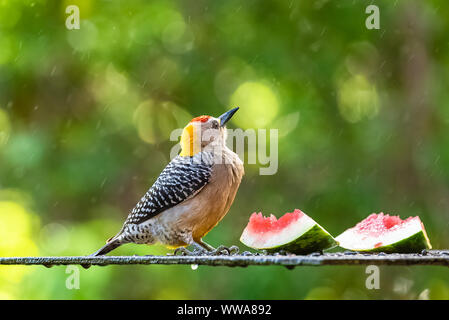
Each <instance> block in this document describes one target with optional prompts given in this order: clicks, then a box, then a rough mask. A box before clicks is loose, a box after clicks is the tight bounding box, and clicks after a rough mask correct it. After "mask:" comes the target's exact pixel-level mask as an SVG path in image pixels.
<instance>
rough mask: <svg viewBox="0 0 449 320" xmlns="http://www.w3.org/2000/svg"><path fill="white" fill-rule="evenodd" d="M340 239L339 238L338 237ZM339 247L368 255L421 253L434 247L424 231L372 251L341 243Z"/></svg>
mask: <svg viewBox="0 0 449 320" xmlns="http://www.w3.org/2000/svg"><path fill="white" fill-rule="evenodd" d="M337 238H338V237H337ZM339 247H341V248H343V249H346V250H351V251H357V252H366V253H377V252H385V253H420V252H421V251H422V250H424V249H432V245H431V244H430V242H429V240H428V238H427V237H426V235H425V234H424V232H423V231H419V232H417V233H415V234H413V235H411V236H410V237H407V238H404V239H402V240H400V241H397V242H395V243H392V244H389V245H386V246H380V247H377V248H372V249H354V248H347V247H344V246H343V245H342V244H341V243H340V245H339Z"/></svg>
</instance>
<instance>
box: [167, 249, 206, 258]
mask: <svg viewBox="0 0 449 320" xmlns="http://www.w3.org/2000/svg"><path fill="white" fill-rule="evenodd" d="M203 254H205V251H200V250H193V251H190V250H188V249H187V248H185V247H179V248H176V249H175V251H173V255H174V256H201V255H203Z"/></svg>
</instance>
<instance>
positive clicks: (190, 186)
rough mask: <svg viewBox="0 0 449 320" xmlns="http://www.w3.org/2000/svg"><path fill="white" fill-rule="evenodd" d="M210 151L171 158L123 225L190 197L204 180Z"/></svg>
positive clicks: (208, 172)
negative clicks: (191, 155)
mask: <svg viewBox="0 0 449 320" xmlns="http://www.w3.org/2000/svg"><path fill="white" fill-rule="evenodd" d="M213 157H214V156H213V154H212V153H210V152H199V153H197V154H196V155H194V156H193V157H181V156H177V157H176V158H174V159H173V160H172V161H171V162H170V163H169V164H168V165H167V166H166V167H165V168H164V170H162V172H161V174H160V175H159V177H158V178H157V180H156V182H155V183H154V184H153V185H152V186H151V188H150V189H149V190H148V191H147V193H146V194H145V195H144V196H143V197H142V199H140V201H139V202H138V203H137V205H136V206H135V207H134V209H133V210H132V211H131V213H130V214H129V215H128V218H127V219H126V221H125V224H124V225H128V224H139V223H142V222H144V221H146V220H148V219H151V218H153V217H155V216H156V215H158V214H159V213H161V212H163V211H165V210H167V209H170V208H172V207H174V206H176V205H177V204H179V203H181V202H183V201H185V200H187V199H189V198H191V197H193V196H194V195H195V194H197V193H198V192H199V191H200V190H201V189H202V188H203V187H204V186H205V185H206V184H207V183H208V182H209V179H210V177H211V173H212V165H213Z"/></svg>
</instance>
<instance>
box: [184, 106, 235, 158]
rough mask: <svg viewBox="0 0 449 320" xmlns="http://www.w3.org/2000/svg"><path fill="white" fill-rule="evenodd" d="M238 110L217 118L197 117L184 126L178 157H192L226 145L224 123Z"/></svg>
mask: <svg viewBox="0 0 449 320" xmlns="http://www.w3.org/2000/svg"><path fill="white" fill-rule="evenodd" d="M238 109H239V108H234V109H232V110H229V111H227V112H225V113H223V114H222V115H221V116H219V117H218V118H214V117H212V116H199V117H196V118H193V119H192V120H191V121H190V122H189V123H188V124H187V126H185V128H184V130H183V131H182V135H181V153H180V156H183V157H186V156H190V157H191V156H194V155H195V154H197V153H198V152H200V151H204V150H206V149H208V148H210V149H213V148H214V147H222V146H224V145H225V143H226V136H227V135H226V123H227V122H228V121H229V119H231V118H232V116H233V115H234V113H236V112H237V110H238Z"/></svg>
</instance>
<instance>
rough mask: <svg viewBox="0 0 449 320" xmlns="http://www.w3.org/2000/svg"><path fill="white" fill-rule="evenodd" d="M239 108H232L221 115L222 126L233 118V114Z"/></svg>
mask: <svg viewBox="0 0 449 320" xmlns="http://www.w3.org/2000/svg"><path fill="white" fill-rule="evenodd" d="M238 109H239V107H237V108H234V109H231V110H229V111H227V112H225V113H223V114H222V115H221V116H219V117H218V119H220V126H222V127H224V126H225V125H226V122H228V121H229V120H230V119H231V118H232V116H233V115H234V113H236V112H237V110H238Z"/></svg>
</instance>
